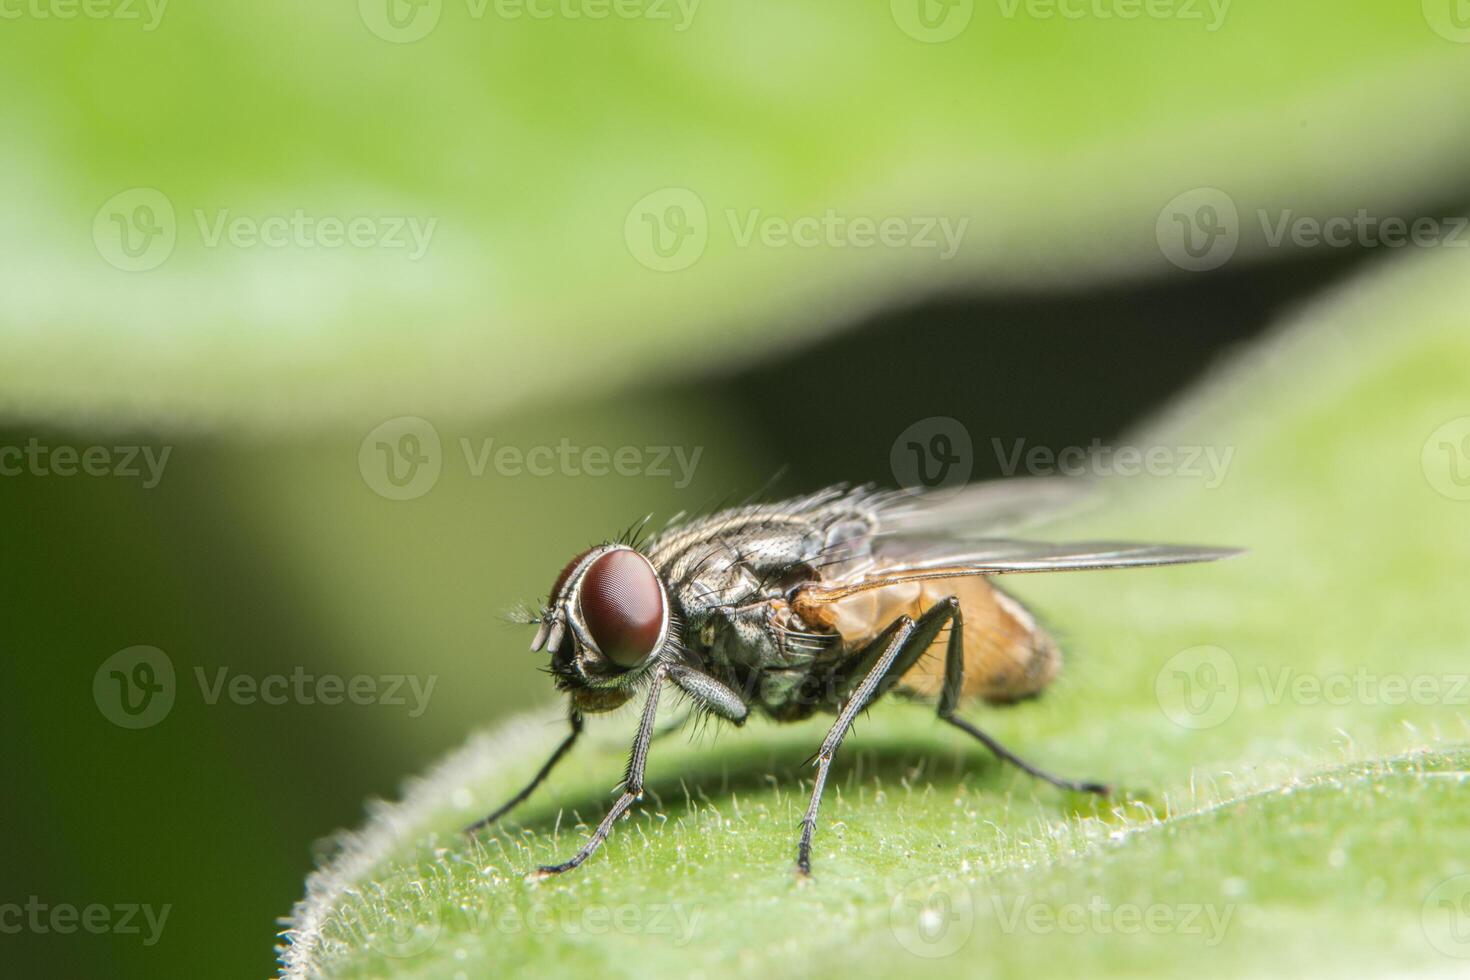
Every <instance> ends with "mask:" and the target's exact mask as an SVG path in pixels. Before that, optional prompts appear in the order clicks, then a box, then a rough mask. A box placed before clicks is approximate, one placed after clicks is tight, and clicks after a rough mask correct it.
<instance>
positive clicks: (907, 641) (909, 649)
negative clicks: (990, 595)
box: [796, 607, 949, 875]
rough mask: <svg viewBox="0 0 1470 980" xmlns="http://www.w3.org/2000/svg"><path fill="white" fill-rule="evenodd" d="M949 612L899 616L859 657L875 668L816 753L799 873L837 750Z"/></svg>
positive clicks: (808, 864)
mask: <svg viewBox="0 0 1470 980" xmlns="http://www.w3.org/2000/svg"><path fill="white" fill-rule="evenodd" d="M948 612H949V610H948V608H947V607H946V608H944V609H940V608H939V607H935V608H934V609H930V610H929V611H928V612H926V613H924V615H923V616H920V617H919V618H918V619H917V620H913V619H910V618H909V617H907V616H900V617H899V618H898V619H896V620H895V621H894V622H893V623H891V624H890V625H889V626H888V628H887V629H885V630H884V631H883V632H882V633H880V634H879V635H878V637H877V638H876V639H874V640H873V642H872V643H870V644H869V645H868V646H867V647H866V648H865V649H864V650H863V652H862V653H860V654H859V655H858V662H859V663H864V664H866V663H868V662H870V660H871V662H872V667H871V668H870V669H869V670H868V672H867V674H866V675H865V676H864V677H863V679H862V682H861V683H859V684H858V686H857V687H856V688H855V689H854V690H853V692H852V695H851V696H850V697H849V698H848V699H847V703H846V704H844V705H843V706H842V710H841V711H840V712H838V715H837V720H836V721H835V722H833V724H832V728H831V730H830V731H828V732H827V737H826V739H824V740H823V741H822V747H821V749H819V750H818V751H817V757H816V760H815V761H816V766H817V775H816V777H815V778H814V779H813V780H812V800H811V803H810V804H809V805H808V806H807V808H806V816H805V817H803V818H802V821H801V842H800V843H799V844H798V845H797V848H796V869H797V872H798V873H800V874H802V875H808V874H811V870H812V834H813V833H815V832H816V829H817V811H818V810H820V809H821V806H822V791H823V790H824V789H825V788H826V786H827V771H828V770H829V769H830V768H831V767H832V758H833V757H834V756H835V755H836V754H837V747H838V746H840V745H841V744H842V739H843V737H844V736H845V735H846V734H847V731H848V729H850V728H851V727H852V722H853V719H855V718H856V717H857V715H858V712H860V711H862V710H863V709H864V708H866V707H867V706H868V705H870V704H872V703H873V701H875V700H876V699H877V698H879V697H880V696H881V695H882V694H883V693H884V692H885V691H886V690H887V689H888V688H889V687H890V686H891V678H897V677H900V676H902V675H903V672H904V671H906V670H908V668H909V667H911V666H913V664H914V661H916V660H917V659H918V658H919V657H920V656H921V655H923V653H924V651H925V650H927V649H928V648H929V644H931V643H933V642H934V638H935V637H936V636H938V635H939V631H940V630H941V629H943V628H944V623H945V620H946V618H947V616H948ZM874 651H877V659H876V660H872V657H873V653H874Z"/></svg>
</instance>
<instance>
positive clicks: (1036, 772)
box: [934, 599, 1111, 796]
mask: <svg viewBox="0 0 1470 980" xmlns="http://www.w3.org/2000/svg"><path fill="white" fill-rule="evenodd" d="M934 608H936V609H937V608H939V606H935V607H934ZM948 608H952V609H953V610H954V618H953V620H952V621H951V622H950V626H949V642H948V643H947V644H946V646H945V653H944V686H943V688H941V689H940V692H939V717H940V718H942V719H944V720H945V721H947V722H949V723H950V724H951V725H953V726H954V727H956V728H958V729H959V730H960V731H962V732H965V733H967V734H969V735H971V736H973V737H974V738H976V739H978V740H979V741H980V743H981V744H982V745H984V746H985V747H986V748H987V749H989V750H990V751H991V752H993V753H994V754H995V756H996V758H998V759H1001V760H1003V761H1005V762H1009V763H1010V764H1011V765H1013V766H1015V767H1016V768H1017V769H1020V770H1021V771H1022V772H1025V773H1029V774H1030V775H1032V776H1035V777H1036V778H1037V779H1044V780H1046V781H1047V782H1048V783H1051V784H1052V785H1053V786H1057V787H1060V788H1061V789H1065V790H1072V791H1073V792H1078V793H1097V794H1099V795H1101V796H1106V795H1108V793H1109V792H1110V791H1111V790H1110V789H1109V787H1108V786H1107V784H1106V783H1098V782H1092V781H1090V780H1081V779H1064V778H1063V777H1061V776H1057V775H1053V774H1052V773H1049V772H1047V771H1046V770H1045V769H1041V768H1039V767H1037V766H1033V765H1032V764H1031V763H1029V762H1027V761H1026V760H1025V759H1023V758H1021V757H1020V756H1018V755H1016V753H1014V752H1012V751H1011V750H1010V749H1008V748H1006V747H1005V746H1004V745H1001V744H1000V743H999V742H997V741H996V740H995V739H994V738H991V737H990V736H989V735H987V734H985V733H984V732H983V731H981V730H980V729H978V728H976V727H975V726H974V725H972V724H970V723H969V722H968V721H965V720H964V719H963V718H961V717H959V716H958V715H956V714H955V709H956V708H958V707H959V702H960V691H961V690H962V689H963V688H964V683H965V628H964V627H965V622H964V616H963V614H962V613H961V612H960V604H959V601H958V600H956V599H951V600H949V605H948Z"/></svg>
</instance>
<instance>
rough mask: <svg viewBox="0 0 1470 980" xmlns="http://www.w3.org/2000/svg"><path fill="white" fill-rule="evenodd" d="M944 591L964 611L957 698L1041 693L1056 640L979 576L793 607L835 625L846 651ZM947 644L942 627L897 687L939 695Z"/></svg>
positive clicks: (1056, 660)
mask: <svg viewBox="0 0 1470 980" xmlns="http://www.w3.org/2000/svg"><path fill="white" fill-rule="evenodd" d="M949 596H956V597H958V598H959V600H960V609H961V613H962V615H963V617H964V650H965V672H964V685H963V687H962V688H961V697H963V698H966V699H969V698H975V697H979V698H982V699H984V700H985V701H988V702H991V703H993V704H1004V703H1007V702H1011V701H1019V700H1022V699H1023V698H1028V697H1033V696H1034V695H1036V694H1038V693H1040V691H1041V690H1042V689H1043V688H1045V687H1046V686H1047V685H1048V684H1050V683H1051V681H1052V679H1053V678H1055V677H1056V675H1057V671H1058V670H1060V669H1061V664H1062V657H1061V651H1060V650H1058V649H1057V645H1056V643H1055V642H1054V641H1053V640H1052V638H1051V637H1050V636H1048V635H1047V633H1046V631H1045V630H1043V629H1042V628H1041V627H1040V625H1038V624H1037V622H1036V619H1035V618H1034V617H1033V616H1032V615H1031V613H1030V612H1029V611H1028V610H1027V609H1026V607H1025V606H1023V605H1021V603H1020V602H1018V601H1017V600H1016V599H1014V598H1012V597H1011V596H1009V595H1006V594H1005V593H1004V592H1001V591H1000V590H999V589H997V588H996V587H995V586H993V585H991V584H990V582H989V581H988V580H987V579H986V578H984V577H982V576H967V577H964V578H953V579H930V580H926V581H918V582H902V583H897V584H894V585H885V586H882V587H881V588H876V589H869V590H866V591H862V592H855V593H853V594H852V595H849V596H845V597H843V598H841V599H836V600H833V601H830V602H822V603H820V604H813V606H812V607H809V608H806V609H802V608H800V606H799V605H798V608H797V611H798V612H799V613H800V614H801V615H802V617H803V618H804V619H806V620H807V621H808V622H820V623H821V625H823V626H826V627H828V628H831V629H834V630H836V631H837V633H838V634H839V635H841V637H842V639H843V642H844V645H845V646H846V647H847V649H848V650H849V651H851V652H854V653H855V652H856V651H858V650H861V649H862V648H863V647H864V646H866V645H867V644H868V643H869V642H870V641H871V640H872V639H873V638H874V637H876V636H877V635H878V634H879V633H881V632H882V631H883V630H884V629H885V628H886V627H887V626H888V625H889V624H890V623H892V622H893V621H894V620H895V619H897V618H898V617H899V616H902V615H908V616H911V617H913V618H914V619H918V618H919V616H921V615H923V614H924V612H926V611H927V610H928V609H929V607H930V606H932V605H933V604H934V603H936V602H939V601H940V600H943V599H946V598H948V597H949ZM948 643H949V630H947V629H946V630H945V631H944V632H942V633H940V634H939V636H938V637H936V638H935V640H934V642H933V643H932V644H931V645H930V647H929V649H928V651H927V652H925V654H924V655H923V656H922V657H920V658H919V660H918V662H917V663H915V664H914V666H913V667H911V668H909V670H908V671H907V672H906V673H905V674H904V675H903V677H902V678H901V679H900V681H899V685H898V687H899V690H901V691H905V692H907V693H909V694H913V695H917V696H920V697H924V698H930V699H933V698H938V696H939V691H940V688H941V687H942V686H943V684H944V658H945V652H946V648H947V646H948Z"/></svg>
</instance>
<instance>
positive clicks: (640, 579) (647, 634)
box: [579, 548, 667, 667]
mask: <svg viewBox="0 0 1470 980" xmlns="http://www.w3.org/2000/svg"><path fill="white" fill-rule="evenodd" d="M666 602H667V600H666V599H665V598H664V587H663V584H662V583H661V582H659V580H658V575H657V574H655V573H654V570H653V566H652V565H650V564H649V563H648V560H647V559H646V558H644V557H643V556H642V555H640V554H638V553H637V552H635V551H629V550H627V549H621V548H620V549H618V550H616V551H609V552H608V553H607V554H605V555H603V556H602V557H601V558H598V559H597V560H595V561H594V562H593V563H592V566H591V567H590V568H588V569H587V574H586V575H584V576H583V577H582V588H581V599H580V602H579V609H580V610H581V613H582V620H583V621H584V622H585V623H586V624H587V631H588V632H589V633H591V634H592V641H593V642H594V643H596V644H597V649H598V650H599V651H601V653H602V655H603V656H604V657H606V658H607V659H609V660H611V661H612V662H613V663H615V664H617V665H618V666H620V667H636V666H638V665H639V664H641V663H642V662H643V661H644V660H646V659H648V656H649V654H651V653H653V650H654V647H656V646H658V641H659V636H660V634H662V632H663V626H664V613H665V609H666V606H665V603H666Z"/></svg>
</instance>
